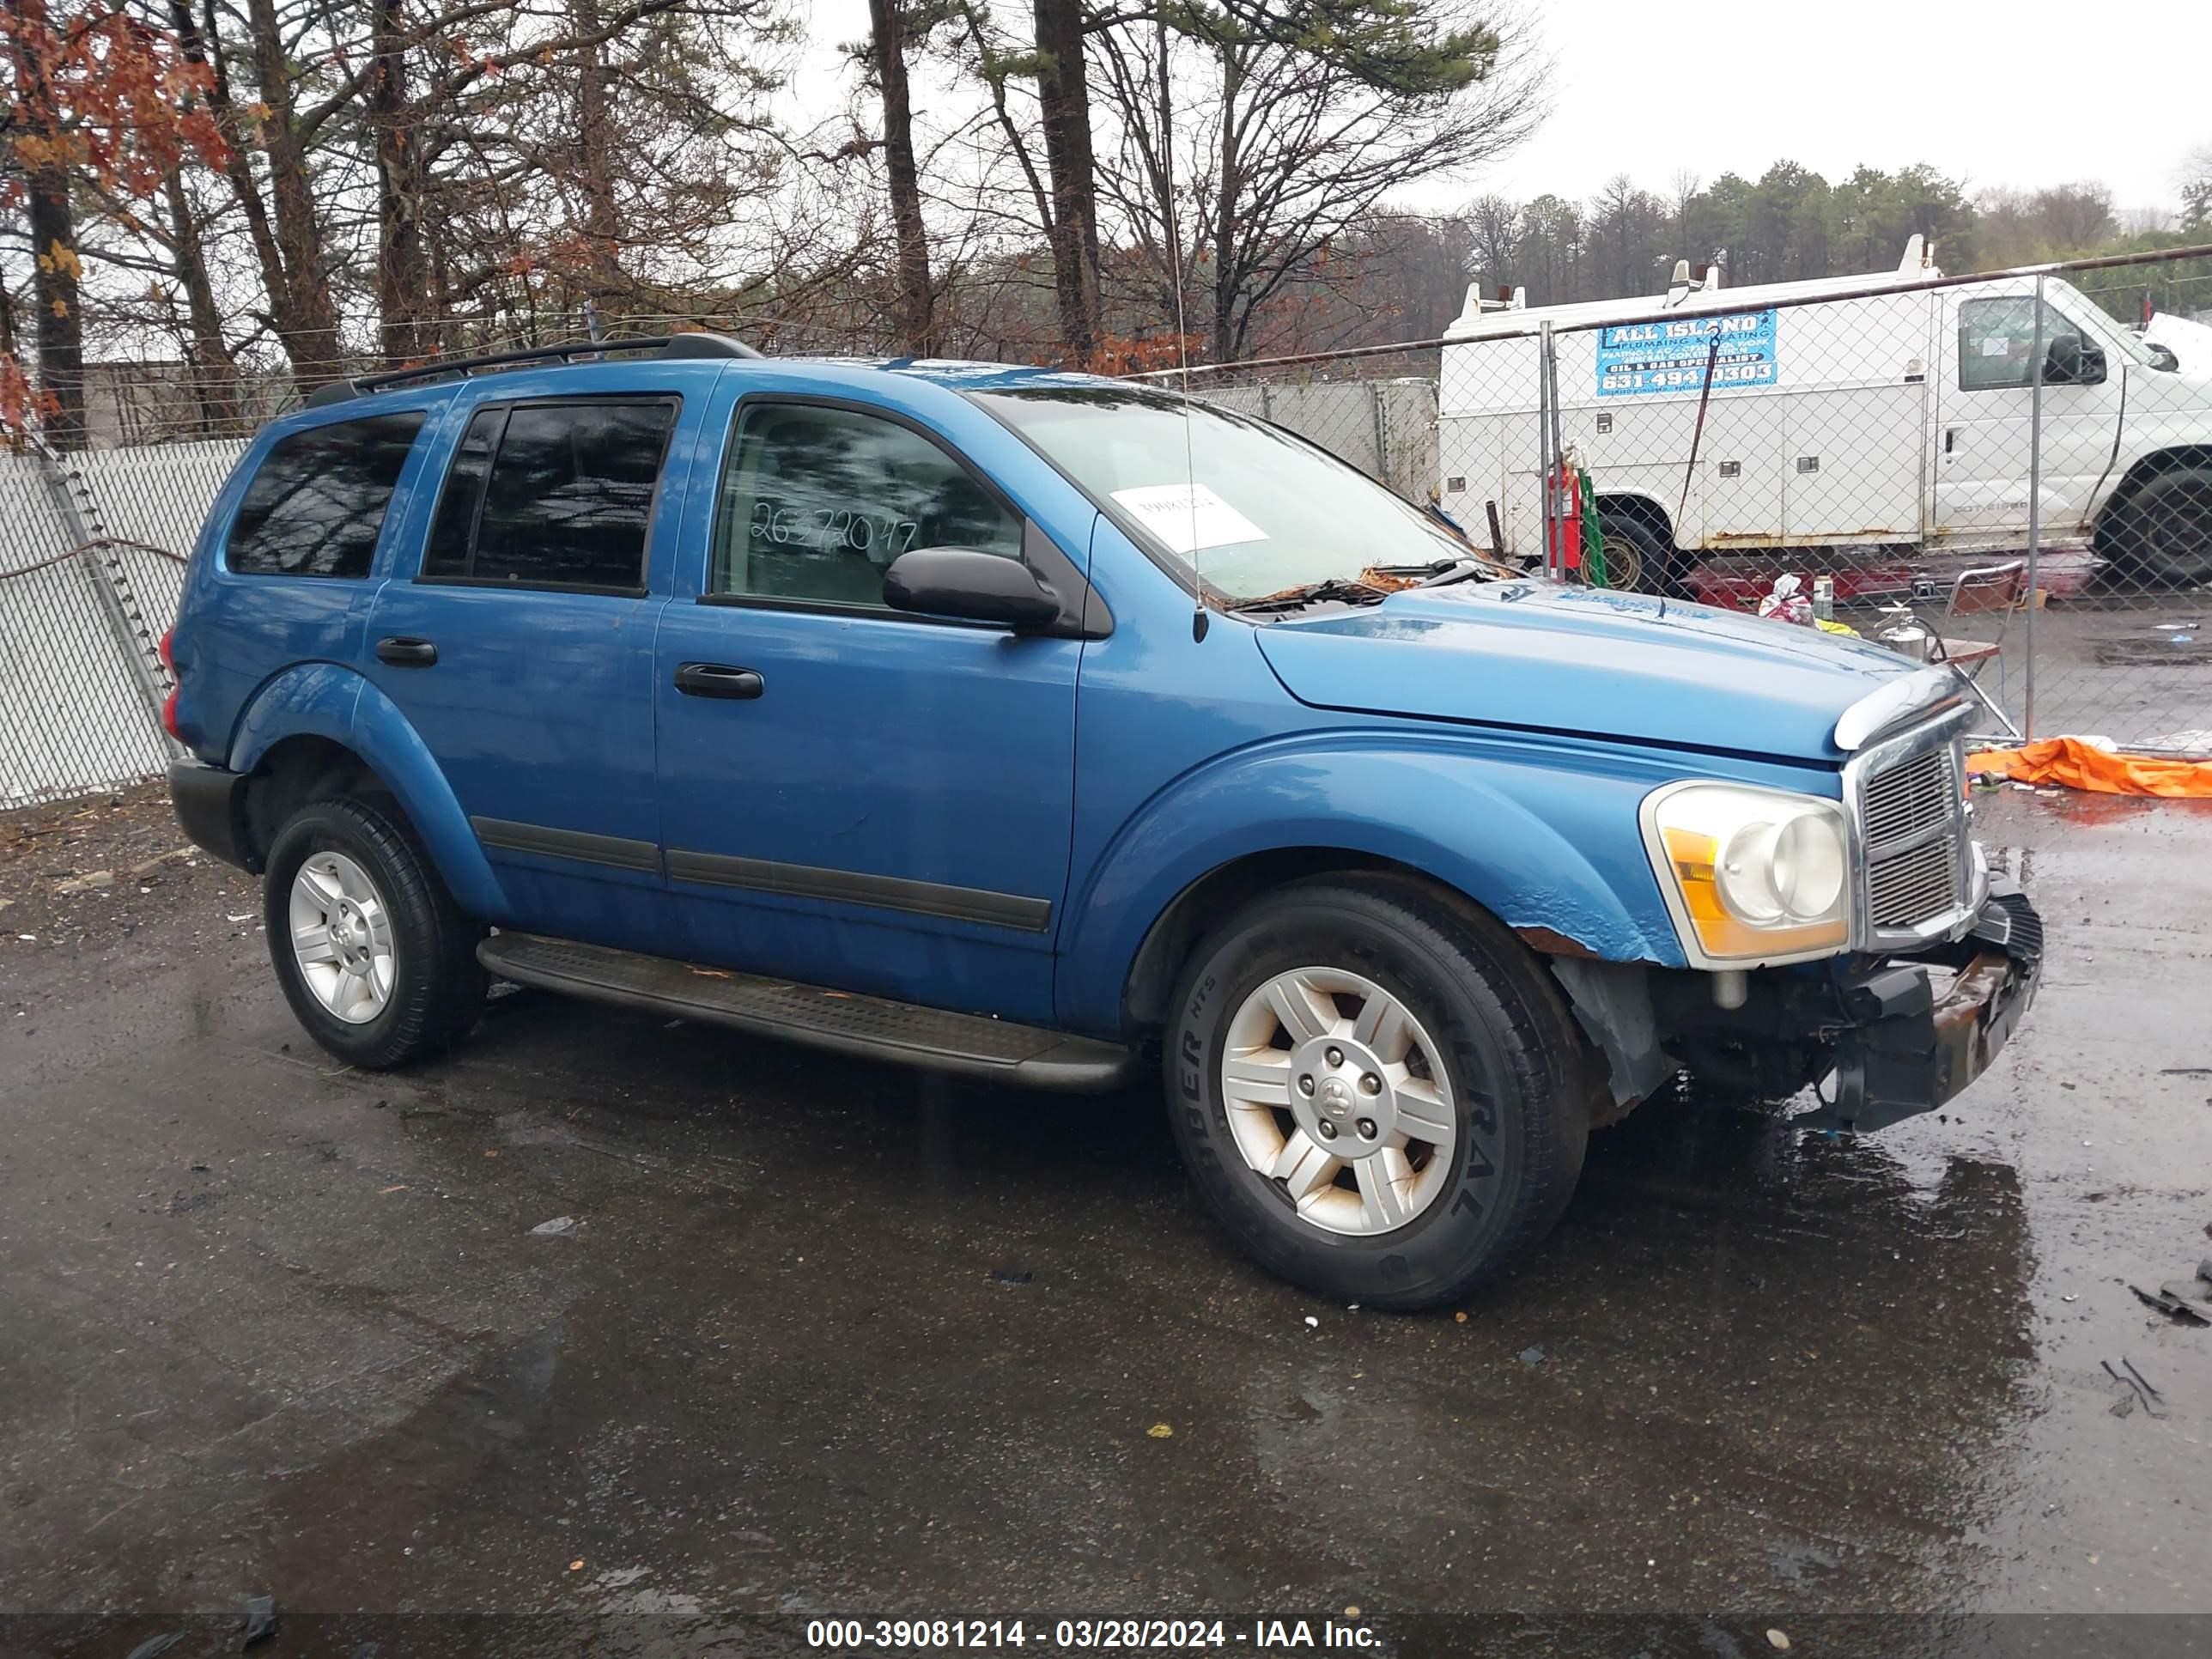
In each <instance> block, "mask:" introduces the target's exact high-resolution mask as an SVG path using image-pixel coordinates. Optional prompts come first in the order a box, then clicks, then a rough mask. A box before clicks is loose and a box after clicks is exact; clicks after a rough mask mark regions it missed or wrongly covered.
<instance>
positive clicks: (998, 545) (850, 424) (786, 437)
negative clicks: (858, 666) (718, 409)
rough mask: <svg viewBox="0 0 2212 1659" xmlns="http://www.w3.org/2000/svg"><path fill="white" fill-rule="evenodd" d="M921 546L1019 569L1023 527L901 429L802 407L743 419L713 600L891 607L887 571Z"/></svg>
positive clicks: (726, 484)
mask: <svg viewBox="0 0 2212 1659" xmlns="http://www.w3.org/2000/svg"><path fill="white" fill-rule="evenodd" d="M916 547H972V548H978V549H981V550H982V551H984V552H987V553H997V554H1001V555H1003V556H1006V557H1007V558H1010V559H1018V558H1020V557H1021V556H1022V523H1021V520H1019V519H1018V518H1016V517H1015V516H1014V515H1013V514H1012V513H1009V512H1008V511H1007V510H1006V508H1005V507H1001V506H1000V505H999V503H998V501H997V500H996V499H995V498H994V496H993V495H991V494H990V492H989V491H988V490H987V489H984V488H983V486H982V485H981V484H980V483H977V482H976V481H975V478H974V477H973V476H971V475H970V474H969V471H967V469H966V468H964V467H963V466H962V465H960V463H959V462H957V461H956V460H954V459H952V457H951V456H950V455H948V454H947V453H945V451H944V450H942V449H939V447H937V446H936V445H935V444H934V443H932V442H931V441H929V440H928V439H927V438H925V437H923V436H922V435H921V434H920V433H918V432H915V431H914V430H912V429H911V428H907V427H903V426H901V425H899V424H898V423H897V422H894V421H887V420H884V419H881V418H879V417H878V416H872V415H863V414H860V413H858V412H856V411H854V410H847V409H818V408H812V407H808V406H805V405H801V404H750V405H748V406H746V407H745V408H744V410H742V411H741V413H740V416H739V420H738V435H737V441H736V442H735V443H734V444H733V445H732V447H731V453H730V460H729V465H728V469H727V471H726V472H725V473H724V475H723V478H722V489H721V496H720V502H719V504H718V507H717V509H716V513H715V523H714V566H713V568H712V569H711V570H710V571H709V573H708V592H710V593H748V594H754V595H757V596H759V597H762V598H765V599H812V600H816V601H818V602H822V603H826V604H831V605H875V606H881V605H883V602H884V598H883V584H884V571H885V570H887V569H888V568H890V563H891V561H892V560H894V559H896V558H897V557H898V556H899V555H900V554H902V553H903V552H906V551H907V550H908V549H909V548H916Z"/></svg>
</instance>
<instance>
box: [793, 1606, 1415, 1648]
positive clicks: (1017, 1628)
mask: <svg viewBox="0 0 2212 1659" xmlns="http://www.w3.org/2000/svg"><path fill="white" fill-rule="evenodd" d="M1350 1612H1351V1613H1352V1615H1353V1616H1354V1617H1356V1615H1357V1609H1352V1610H1350ZM1378 1639H1379V1638H1378V1637H1377V1635H1376V1631H1375V1629H1374V1627H1373V1626H1369V1625H1363V1624H1358V1623H1355V1622H1351V1621H1350V1620H1335V1619H1321V1620H1313V1619H1254V1620H1249V1621H1243V1622H1237V1623H1232V1622H1231V1621H1229V1620H1220V1619H1211V1620H1208V1619H1059V1620H1051V1621H1049V1622H1048V1621H1047V1620H1023V1619H876V1620H863V1619H817V1620H811V1621H809V1623H808V1624H807V1626H806V1644H807V1645H808V1646H809V1647H812V1648H825V1649H828V1650H831V1651H833V1652H835V1651H849V1652H861V1651H876V1652H892V1653H899V1652H921V1651H925V1650H929V1651H937V1650H960V1649H963V1648H968V1649H973V1648H1013V1649H1023V1648H1027V1647H1029V1646H1031V1645H1032V1644H1034V1645H1035V1646H1037V1647H1040V1648H1044V1649H1047V1650H1053V1649H1060V1650H1070V1651H1076V1650H1115V1649H1118V1650H1125V1651H1126V1650H1152V1651H1168V1650H1177V1649H1194V1648H1235V1647H1241V1648H1244V1649H1246V1650H1249V1651H1252V1652H1256V1653H1268V1652H1289V1651H1291V1650H1297V1649H1321V1648H1340V1649H1341V1648H1371V1647H1373V1646H1375V1645H1376V1642H1377V1641H1378Z"/></svg>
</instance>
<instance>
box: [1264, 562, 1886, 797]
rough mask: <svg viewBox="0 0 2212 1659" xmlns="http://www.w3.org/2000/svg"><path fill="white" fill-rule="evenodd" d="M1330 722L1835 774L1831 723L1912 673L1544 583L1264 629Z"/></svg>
mask: <svg viewBox="0 0 2212 1659" xmlns="http://www.w3.org/2000/svg"><path fill="white" fill-rule="evenodd" d="M1257 632H1258V635H1259V643H1260V651H1261V654H1262V655H1263V656H1265V657H1266V658H1267V665H1268V666H1269V667H1271V668H1273V670H1274V671H1275V674H1276V677H1277V678H1279V679H1280V680H1281V681H1282V683H1283V684H1284V685H1285V688H1287V689H1288V690H1289V691H1290V693H1291V696H1294V697H1296V698H1297V700H1298V701H1299V702H1304V703H1310V704H1312V705H1314V706H1315V707H1316V708H1341V709H1346V710H1352V711H1355V712H1358V713H1361V714H1409V715H1413V716H1416V717H1419V718H1424V719H1429V720H1468V721H1474V722H1479V723H1480V724H1483V725H1486V726H1537V727H1543V728H1546V729H1547V730H1551V731H1557V732H1574V733H1577V735H1583V736H1589V737H1593V738H1627V739H1631V740H1633V741H1639V742H1644V743H1656V744H1693V745H1695V746H1697V747H1699V748H1705V749H1728V750H1737V751H1739V752H1742V753H1747V754H1758V755H1765V756H1774V757H1787V758H1790V759H1796V760H1823V761H1835V760H1838V759H1840V758H1841V756H1842V751H1841V750H1838V748H1837V747H1836V745H1835V743H1834V740H1833V738H1834V733H1835V729H1836V717H1837V716H1838V714H1842V713H1843V712H1844V709H1845V708H1849V707H1850V705H1851V704H1852V703H1854V702H1857V701H1858V700H1859V699H1860V698H1861V697H1863V696H1866V695H1867V694H1868V693H1869V692H1870V691H1872V690H1875V689H1876V688H1877V687H1879V686H1881V684H1884V683H1886V682H1887V681H1890V680H1894V679H1897V678H1900V677H1901V676H1904V675H1907V674H1910V673H1911V672H1912V671H1913V670H1914V669H1915V668H1916V667H1917V664H1914V663H1911V662H1910V661H1908V660H1906V659H1905V658H1903V657H1900V656H1899V655H1898V654H1897V653H1895V652H1893V651H1889V650H1887V649H1885V648H1884V647H1881V646H1878V645H1874V644H1870V643H1867V642H1865V641H1858V640H1852V639H1848V638H1842V637H1839V636H1837V635H1829V634H1823V633H1821V632H1820V631H1819V630H1818V629H1811V628H1801V627H1797V626H1794V625H1793V624H1791V623H1781V622H1767V621H1763V620H1761V619H1760V618H1759V617H1750V616H1746V615H1744V614H1743V613H1741V612H1740V611H1716V610H1713V609H1712V608H1711V607H1709V606H1706V605H1684V604H1679V603H1677V602H1676V601H1674V600H1673V599H1668V600H1665V601H1662V600H1659V599H1651V598H1648V597H1646V596H1645V595H1643V594H1640V593H1613V592H1606V591H1604V590H1602V589H1596V588H1585V587H1563V586H1555V585H1553V584H1552V583H1548V582H1538V581H1502V582H1465V583H1458V584H1455V585H1454V586H1449V587H1438V588H1430V589H1413V590H1409V591H1407V592H1400V593H1394V594H1393V595H1391V596H1390V598H1389V599H1385V600H1383V602H1382V603H1381V604H1380V605H1370V606H1368V607H1367V608H1365V609H1364V610H1359V611H1340V612H1335V613H1333V614H1328V615H1322V616H1313V617H1288V618H1285V620H1283V621H1280V622H1277V623H1271V624H1268V625H1266V626H1263V627H1261V628H1260V629H1258V630H1257Z"/></svg>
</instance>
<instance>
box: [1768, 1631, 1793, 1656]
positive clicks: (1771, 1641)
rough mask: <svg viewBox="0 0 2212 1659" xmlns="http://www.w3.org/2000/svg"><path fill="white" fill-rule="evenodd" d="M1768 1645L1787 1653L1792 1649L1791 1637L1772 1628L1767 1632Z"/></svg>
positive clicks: (1779, 1651)
mask: <svg viewBox="0 0 2212 1659" xmlns="http://www.w3.org/2000/svg"><path fill="white" fill-rule="evenodd" d="M1766 1645H1767V1646H1769V1647H1770V1648H1772V1649H1774V1650H1776V1651H1777V1652H1778V1653H1787V1652H1789V1651H1790V1638H1788V1637H1787V1636H1785V1635H1784V1634H1783V1633H1782V1632H1780V1631H1778V1630H1771V1631H1769V1632H1766Z"/></svg>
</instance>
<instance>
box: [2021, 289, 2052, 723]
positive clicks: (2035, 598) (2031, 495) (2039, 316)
mask: <svg viewBox="0 0 2212 1659" xmlns="http://www.w3.org/2000/svg"><path fill="white" fill-rule="evenodd" d="M2045 280H2046V279H2045V277H2044V276H2040V275H2039V276H2037V277H2036V279H2035V329H2034V334H2033V341H2034V343H2033V345H2032V346H2031V347H2030V348H2029V352H2028V361H2029V362H2030V363H2031V364H2032V365H2033V367H2032V368H2031V369H2030V370H2029V373H2030V374H2031V376H2032V378H2031V379H2030V380H2029V382H2028V385H2029V387H2030V390H2029V392H2028V401H2027V629H2026V631H2027V645H2026V651H2027V671H2026V681H2027V684H2026V686H2025V689H2024V690H2022V692H2021V716H2020V729H2021V736H2022V737H2023V738H2026V739H2027V741H2028V742H2031V743H2033V741H2034V740H2035V613H2036V611H2037V609H2038V605H2039V600H2040V599H2041V590H2040V589H2039V588H2038V587H2037V586H2036V582H2035V571H2036V555H2037V553H2038V552H2039V550H2040V549H2041V547H2042V545H2043V304H2044V301H2043V285H2044V283H2045Z"/></svg>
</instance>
